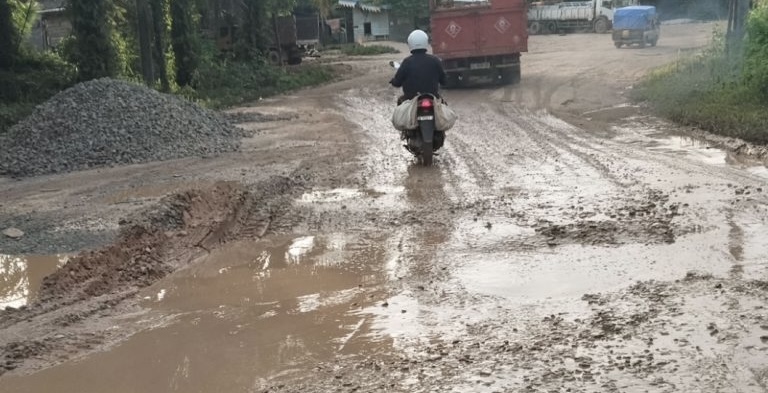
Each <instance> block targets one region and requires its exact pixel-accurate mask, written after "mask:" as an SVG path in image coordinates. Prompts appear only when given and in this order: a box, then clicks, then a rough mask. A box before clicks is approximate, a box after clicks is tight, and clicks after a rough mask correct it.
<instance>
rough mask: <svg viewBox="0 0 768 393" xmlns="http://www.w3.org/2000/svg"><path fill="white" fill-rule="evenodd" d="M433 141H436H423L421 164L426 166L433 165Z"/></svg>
mask: <svg viewBox="0 0 768 393" xmlns="http://www.w3.org/2000/svg"><path fill="white" fill-rule="evenodd" d="M433 143H434V142H423V143H422V145H421V164H422V165H424V166H432V156H433V154H432V153H434V151H433V150H432V144H433Z"/></svg>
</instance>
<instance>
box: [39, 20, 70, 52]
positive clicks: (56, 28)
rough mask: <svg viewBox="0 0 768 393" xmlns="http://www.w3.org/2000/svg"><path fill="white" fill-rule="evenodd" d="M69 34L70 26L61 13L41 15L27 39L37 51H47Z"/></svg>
mask: <svg viewBox="0 0 768 393" xmlns="http://www.w3.org/2000/svg"><path fill="white" fill-rule="evenodd" d="M71 33H72V25H71V24H70V22H69V19H68V18H67V17H66V16H65V15H64V14H63V13H53V14H43V15H40V20H39V21H38V22H37V23H36V24H35V27H34V28H33V29H32V34H31V36H30V38H29V39H30V42H31V43H32V46H34V47H35V48H37V49H38V50H48V49H52V48H55V47H57V46H58V45H59V44H60V43H61V40H63V39H64V38H66V37H68V36H69V35H70V34H71Z"/></svg>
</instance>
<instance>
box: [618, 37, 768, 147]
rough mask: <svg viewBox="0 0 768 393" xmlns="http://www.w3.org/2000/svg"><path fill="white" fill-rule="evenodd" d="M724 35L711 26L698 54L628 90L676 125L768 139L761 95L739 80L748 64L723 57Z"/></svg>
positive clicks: (766, 114)
mask: <svg viewBox="0 0 768 393" xmlns="http://www.w3.org/2000/svg"><path fill="white" fill-rule="evenodd" d="M724 48H725V39H724V36H723V34H722V32H720V31H716V32H715V34H714V36H713V41H712V44H711V45H710V46H709V47H708V48H707V49H706V50H704V51H703V52H702V53H701V54H699V55H696V56H692V57H689V58H684V59H681V60H680V61H678V62H676V63H674V64H671V65H669V66H667V67H664V68H662V69H659V70H656V71H655V72H653V73H651V74H650V75H649V76H648V77H647V78H646V79H645V80H644V81H643V82H642V83H641V84H640V85H639V86H638V87H637V88H636V89H634V90H633V92H632V97H633V98H635V99H637V100H642V101H647V102H648V103H649V104H650V105H651V107H652V108H653V109H654V110H655V111H657V112H658V113H659V114H661V115H663V116H665V117H668V118H670V119H671V120H673V121H676V122H679V123H681V124H685V125H690V126H694V127H698V128H701V129H704V130H707V131H710V132H713V133H717V134H722V135H726V136H732V137H738V138H742V139H744V140H748V141H751V142H756V143H768V111H766V110H765V102H766V101H765V99H764V98H762V97H761V96H760V95H759V94H758V93H757V91H756V90H755V89H754V88H753V84H752V83H745V81H744V79H743V75H744V73H748V72H747V71H742V70H747V69H748V68H749V67H750V65H749V64H747V63H744V62H743V60H742V58H741V57H739V56H729V54H728V53H726V51H725V49H724Z"/></svg>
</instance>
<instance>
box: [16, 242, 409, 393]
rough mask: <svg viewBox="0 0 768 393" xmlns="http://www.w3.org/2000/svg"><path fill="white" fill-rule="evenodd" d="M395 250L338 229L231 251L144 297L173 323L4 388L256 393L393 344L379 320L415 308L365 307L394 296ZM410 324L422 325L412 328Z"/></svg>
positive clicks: (225, 250) (83, 392) (84, 392)
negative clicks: (337, 359)
mask: <svg viewBox="0 0 768 393" xmlns="http://www.w3.org/2000/svg"><path fill="white" fill-rule="evenodd" d="M387 244H388V242H387V238H386V237H382V238H381V239H372V238H370V237H364V236H360V235H345V234H338V233H336V234H328V235H314V236H301V237H290V238H288V237H283V238H280V237H276V238H270V239H267V240H262V241H258V242H252V241H243V242H238V243H233V244H230V245H228V246H227V247H225V248H223V249H220V250H216V251H213V252H212V253H211V255H210V256H209V257H207V258H206V260H204V261H201V262H200V263H197V264H195V265H193V266H190V267H188V268H186V269H183V270H180V271H177V272H176V273H174V274H173V275H171V276H169V277H168V278H166V279H164V280H161V281H160V282H158V283H156V284H155V285H153V286H152V287H150V288H147V289H146V290H145V291H144V296H145V299H146V301H145V303H144V305H145V306H146V307H149V308H151V309H152V311H151V312H150V314H158V313H159V314H164V315H174V316H175V317H174V318H171V319H169V321H170V324H168V325H165V326H162V327H158V328H155V329H153V330H147V331H144V332H142V333H139V334H137V335H135V336H133V337H132V338H131V339H130V340H128V341H126V342H124V343H122V344H120V345H119V346H117V347H115V348H113V349H112V350H110V351H108V352H102V353H97V354H94V355H92V356H90V357H88V358H86V359H84V360H82V361H81V362H79V363H66V364H63V365H60V366H57V367H53V368H50V369H47V370H43V371H41V372H39V373H37V374H34V375H33V376H30V377H22V378H18V379H12V380H10V381H8V382H9V383H11V384H10V385H5V386H19V387H23V389H27V390H22V391H29V392H35V391H45V390H46V388H48V387H50V386H57V390H60V391H77V392H81V393H87V392H104V391H110V392H137V391H141V392H167V391H183V392H213V391H222V392H234V391H254V390H258V389H259V387H260V386H261V385H262V383H265V384H268V382H265V381H267V380H268V379H269V378H273V377H276V376H280V375H289V374H291V373H297V372H306V370H311V369H313V367H314V366H315V365H316V363H317V362H318V361H323V360H328V359H331V358H333V357H334V356H337V355H339V354H340V355H342V356H343V355H346V354H353V353H354V354H358V353H363V354H365V353H371V352H376V351H378V350H379V349H380V348H381V347H387V348H388V347H391V340H392V339H391V338H389V337H386V336H376V337H375V339H374V337H372V336H371V335H370V334H369V332H370V331H371V330H372V329H374V327H373V326H372V325H374V324H375V325H376V326H379V325H382V324H387V325H391V326H394V324H395V323H396V319H395V318H398V317H400V316H402V318H410V317H413V318H415V317H416V316H417V315H418V313H417V312H415V311H414V312H413V313H412V314H403V313H401V311H400V309H397V313H398V315H392V316H389V317H387V318H386V320H385V317H384V316H379V315H372V314H370V313H365V312H360V310H365V309H369V308H373V307H380V304H381V302H382V301H383V300H384V299H386V297H387V295H386V293H385V289H386V287H385V285H384V284H385V283H386V282H387V281H388V278H387V274H386V272H385V271H384V270H383V269H382V267H383V266H384V261H385V260H386V259H387V258H388V257H389V251H388V250H387V249H386V248H385V246H386V245H387ZM392 302H393V304H394V303H395V302H394V301H392ZM403 308H408V309H409V310H413V309H414V307H413V305H405V306H403ZM393 310H394V309H393ZM379 318H381V319H382V321H381V322H377V319H379ZM401 321H404V322H402V325H403V326H411V328H412V329H413V325H414V323H413V322H412V321H410V320H405V319H403V320H401ZM136 359H151V361H140V362H137V361H136ZM113 370H123V371H122V372H120V373H116V372H114V371H113ZM137 376H141V377H140V378H138V377H137ZM83 381H88V383H87V384H83ZM5 383H6V381H5V380H4V384H5ZM14 384H18V385H14ZM84 385H85V386H84Z"/></svg>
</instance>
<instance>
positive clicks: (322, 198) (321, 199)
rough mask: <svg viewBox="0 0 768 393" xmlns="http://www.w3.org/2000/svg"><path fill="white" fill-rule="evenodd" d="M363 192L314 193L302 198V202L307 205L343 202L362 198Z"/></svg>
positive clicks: (343, 189) (345, 189)
mask: <svg viewBox="0 0 768 393" xmlns="http://www.w3.org/2000/svg"><path fill="white" fill-rule="evenodd" d="M363 195H364V194H363V192H362V191H360V190H356V189H351V188H337V189H335V190H329V191H312V192H308V193H306V194H304V195H302V196H301V198H300V201H301V202H306V203H313V202H314V203H330V202H341V201H346V200H349V199H355V198H361V197H362V196H363Z"/></svg>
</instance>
